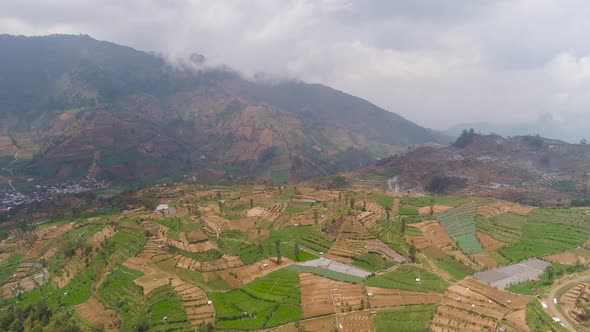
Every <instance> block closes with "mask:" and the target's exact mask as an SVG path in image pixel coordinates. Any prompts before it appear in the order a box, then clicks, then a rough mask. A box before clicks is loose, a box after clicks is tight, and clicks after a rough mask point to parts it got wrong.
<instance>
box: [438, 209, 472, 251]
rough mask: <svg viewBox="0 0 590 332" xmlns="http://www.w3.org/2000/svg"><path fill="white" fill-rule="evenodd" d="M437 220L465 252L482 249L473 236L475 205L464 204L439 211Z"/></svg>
mask: <svg viewBox="0 0 590 332" xmlns="http://www.w3.org/2000/svg"><path fill="white" fill-rule="evenodd" d="M438 221H439V222H440V224H441V225H442V226H443V228H444V229H445V231H447V233H449V235H451V236H452V237H453V238H454V239H455V241H457V244H458V245H459V247H460V248H461V250H462V251H463V252H464V253H466V254H476V253H480V252H482V251H483V249H482V248H481V246H480V244H479V241H478V240H477V237H476V236H475V207H474V206H473V205H472V204H465V205H461V206H459V207H456V208H453V209H450V210H448V211H446V212H443V213H441V214H440V215H439V216H438Z"/></svg>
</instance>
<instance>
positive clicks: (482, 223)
mask: <svg viewBox="0 0 590 332" xmlns="http://www.w3.org/2000/svg"><path fill="white" fill-rule="evenodd" d="M526 223H527V217H524V216H520V215H517V214H513V213H510V212H507V213H502V214H499V215H497V216H495V217H493V218H490V219H486V218H484V217H482V216H477V218H476V220H475V225H476V227H477V229H478V230H479V231H481V232H484V233H487V234H489V235H491V236H492V237H494V238H496V239H498V240H500V241H502V242H506V243H508V244H514V243H516V242H518V241H519V240H520V238H521V237H522V231H523V229H524V226H525V225H526Z"/></svg>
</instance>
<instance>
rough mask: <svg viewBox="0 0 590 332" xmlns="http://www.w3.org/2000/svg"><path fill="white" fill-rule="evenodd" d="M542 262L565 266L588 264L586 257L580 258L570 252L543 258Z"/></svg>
mask: <svg viewBox="0 0 590 332" xmlns="http://www.w3.org/2000/svg"><path fill="white" fill-rule="evenodd" d="M543 259H544V260H546V261H549V262H552V263H559V264H565V265H572V266H573V265H580V264H588V263H589V261H590V260H589V259H588V258H586V257H580V256H578V255H576V254H574V253H572V252H562V253H559V254H554V255H549V256H545V257H543Z"/></svg>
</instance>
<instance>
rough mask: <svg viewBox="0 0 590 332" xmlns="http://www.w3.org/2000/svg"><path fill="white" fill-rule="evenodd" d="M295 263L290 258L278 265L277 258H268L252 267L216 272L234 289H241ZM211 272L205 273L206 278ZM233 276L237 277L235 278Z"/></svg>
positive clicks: (284, 259)
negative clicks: (257, 279)
mask: <svg viewBox="0 0 590 332" xmlns="http://www.w3.org/2000/svg"><path fill="white" fill-rule="evenodd" d="M293 263H294V262H293V261H292V260H290V259H288V258H285V257H283V258H282V264H281V265H277V263H276V258H273V257H271V258H268V259H263V260H261V261H260V262H256V263H254V264H251V265H243V266H239V267H233V268H228V269H226V270H221V271H217V272H215V273H216V274H217V275H219V276H221V277H222V278H223V279H224V280H225V281H227V282H228V283H229V284H230V285H231V286H232V287H239V286H242V285H245V284H247V283H249V282H251V281H252V280H254V279H256V278H259V277H262V276H265V275H267V274H269V273H271V272H274V271H276V270H279V269H282V268H283V267H285V266H289V265H291V264H293ZM264 264H267V267H263V266H264ZM208 274H209V272H205V273H203V276H204V277H207V275H208ZM232 274H235V275H236V276H237V278H236V277H234V276H233V275H232Z"/></svg>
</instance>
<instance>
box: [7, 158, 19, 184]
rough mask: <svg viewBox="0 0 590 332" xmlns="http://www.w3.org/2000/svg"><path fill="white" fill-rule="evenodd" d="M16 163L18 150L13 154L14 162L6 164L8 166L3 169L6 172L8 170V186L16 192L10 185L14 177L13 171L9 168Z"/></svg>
mask: <svg viewBox="0 0 590 332" xmlns="http://www.w3.org/2000/svg"><path fill="white" fill-rule="evenodd" d="M17 161H18V150H17V151H16V152H15V153H14V160H13V161H11V162H10V164H8V166H7V167H6V168H5V169H6V170H8V171H9V172H10V179H9V180H8V185H9V186H10V187H11V188H12V190H14V191H16V188H15V187H14V185H13V184H12V178H13V177H14V171H13V170H12V168H10V166H12V164H14V163H15V162H17Z"/></svg>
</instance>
